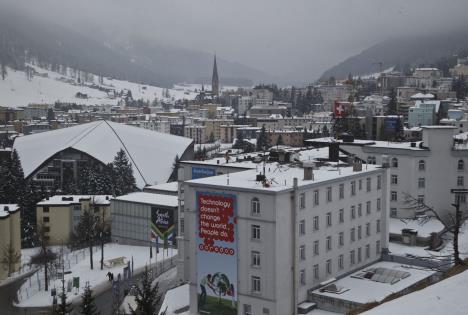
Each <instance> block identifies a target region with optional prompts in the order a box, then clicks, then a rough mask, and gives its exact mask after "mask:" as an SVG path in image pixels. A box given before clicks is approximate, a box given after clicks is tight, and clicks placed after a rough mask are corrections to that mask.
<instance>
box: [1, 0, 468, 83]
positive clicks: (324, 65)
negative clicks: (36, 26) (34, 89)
mask: <svg viewBox="0 0 468 315" xmlns="http://www.w3.org/2000/svg"><path fill="white" fill-rule="evenodd" d="M7 8H9V9H14V10H15V12H21V13H22V14H24V16H25V17H26V16H33V17H34V18H35V19H38V20H42V21H47V22H48V23H54V24H55V25H59V26H60V27H63V28H64V29H67V30H71V31H73V32H76V34H79V35H80V36H82V38H85V39H86V40H89V41H91V40H92V41H94V42H95V43H96V44H99V45H101V46H103V47H104V48H106V47H107V49H111V50H112V54H116V55H120V57H119V58H123V59H124V60H125V63H126V62H131V63H133V64H134V66H135V67H137V68H138V70H134V71H136V72H141V73H144V72H145V71H148V72H150V73H147V74H144V75H142V76H145V77H146V76H147V75H148V76H150V75H151V74H154V75H156V73H158V75H160V76H161V79H158V80H163V79H167V81H168V82H172V81H174V80H176V81H177V80H179V79H180V80H188V81H190V80H191V81H194V80H197V79H201V78H205V79H208V78H209V76H210V67H211V62H212V60H211V58H212V55H213V53H215V52H216V54H217V55H218V57H219V58H221V59H222V61H221V63H220V66H219V70H220V77H221V79H223V77H224V78H226V79H227V78H236V79H241V80H242V79H250V80H251V81H252V82H258V81H275V82H278V83H295V84H300V83H305V82H311V81H313V80H315V79H317V78H318V77H319V76H320V75H321V74H322V73H323V72H324V71H325V70H326V69H328V68H330V67H331V66H333V65H336V64H338V63H339V62H341V61H343V60H345V59H346V58H347V57H349V56H352V55H355V54H357V53H359V52H361V51H363V50H364V49H366V48H368V47H371V46H373V45H375V44H376V43H378V42H381V41H384V40H387V39H391V38H399V37H403V36H418V35H430V34H432V33H434V32H444V31H449V30H452V29H461V28H463V27H466V25H467V21H466V12H468V1H466V0H447V1H442V0H412V1H407V0H394V1H385V0H346V1H344V0H291V1H285V0H281V1H280V0H255V1H248V0H236V1H234V0H224V1H217V0H195V1H194V0H171V1H168V0H138V1H126V0H99V1H95V0H67V1H63V0H0V12H1V11H3V12H5V11H6V10H7ZM16 22H17V23H23V22H25V20H19V21H16ZM36 31H37V30H36ZM36 39H37V40H38V41H41V38H36ZM101 48H102V47H101ZM101 48H100V49H101ZM104 48H102V49H104ZM116 58H117V57H116ZM223 60H225V61H223ZM206 68H208V69H206Z"/></svg>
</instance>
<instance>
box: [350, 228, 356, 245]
mask: <svg viewBox="0 0 468 315" xmlns="http://www.w3.org/2000/svg"><path fill="white" fill-rule="evenodd" d="M349 238H350V239H351V242H354V241H355V240H356V229H355V228H351V232H350V237H349Z"/></svg>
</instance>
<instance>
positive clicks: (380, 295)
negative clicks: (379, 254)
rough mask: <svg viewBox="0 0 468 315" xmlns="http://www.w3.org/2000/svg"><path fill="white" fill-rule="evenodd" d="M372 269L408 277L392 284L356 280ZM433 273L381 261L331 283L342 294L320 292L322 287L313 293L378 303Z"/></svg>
mask: <svg viewBox="0 0 468 315" xmlns="http://www.w3.org/2000/svg"><path fill="white" fill-rule="evenodd" d="M373 268H387V269H392V270H396V271H399V272H408V273H410V275H409V276H408V277H406V278H403V279H401V280H399V281H398V282H396V283H393V284H391V283H385V282H376V281H373V280H370V279H365V278H364V279H363V278H356V276H357V275H358V274H360V273H362V271H366V270H371V269H373ZM435 273H436V271H434V270H427V269H422V268H420V267H417V266H410V265H404V264H399V263H394V262H387V261H381V262H378V263H375V264H373V265H371V266H368V267H365V268H363V269H361V270H359V271H356V272H354V273H353V274H351V275H349V276H347V277H344V278H342V279H340V280H337V281H335V282H333V284H335V285H336V286H337V287H339V288H342V291H341V292H342V293H331V292H320V290H321V289H323V287H322V288H320V289H317V290H314V291H313V293H314V294H317V295H322V296H327V297H331V298H336V299H341V300H346V301H352V302H356V303H360V304H366V303H370V302H375V301H377V302H380V301H382V300H383V299H385V298H386V297H387V296H389V295H390V294H392V293H395V292H399V291H402V290H404V289H406V288H408V287H410V286H412V285H413V284H415V283H417V282H419V281H421V280H423V279H426V278H428V277H430V276H431V275H433V274H435Z"/></svg>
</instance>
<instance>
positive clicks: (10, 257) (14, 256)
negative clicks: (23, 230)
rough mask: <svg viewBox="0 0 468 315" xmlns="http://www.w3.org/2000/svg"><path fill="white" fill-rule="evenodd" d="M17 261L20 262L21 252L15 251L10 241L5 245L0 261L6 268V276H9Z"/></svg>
mask: <svg viewBox="0 0 468 315" xmlns="http://www.w3.org/2000/svg"><path fill="white" fill-rule="evenodd" d="M19 262H21V253H20V252H18V251H16V250H15V248H14V247H13V244H11V243H10V244H8V245H7V246H5V248H4V249H3V259H2V261H1V263H2V264H3V265H4V266H5V267H6V269H8V277H9V276H11V274H12V273H13V270H14V269H15V265H16V264H17V263H19Z"/></svg>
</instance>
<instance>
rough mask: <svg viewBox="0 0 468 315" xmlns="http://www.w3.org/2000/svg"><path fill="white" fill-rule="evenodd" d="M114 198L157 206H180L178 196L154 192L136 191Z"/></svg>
mask: <svg viewBox="0 0 468 315" xmlns="http://www.w3.org/2000/svg"><path fill="white" fill-rule="evenodd" d="M114 200H119V201H127V202H134V203H144V204H149V205H156V206H166V207H172V208H175V207H178V206H179V199H178V196H173V195H163V194H154V193H150V192H134V193H130V194H128V195H123V196H119V197H115V198H114Z"/></svg>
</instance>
